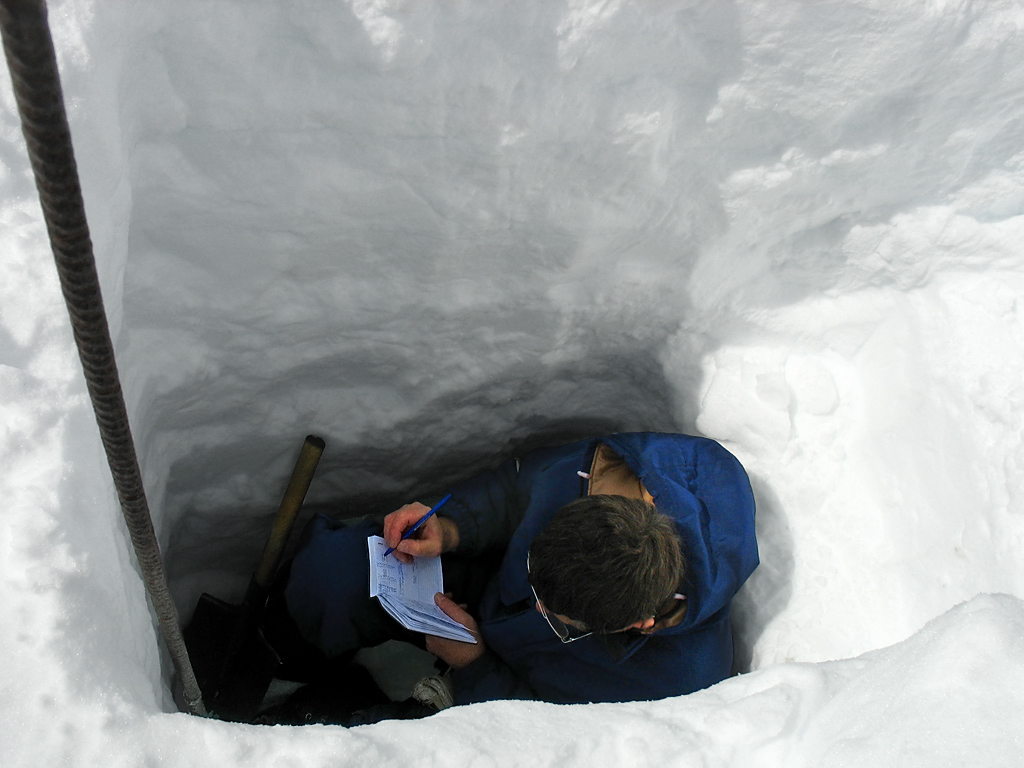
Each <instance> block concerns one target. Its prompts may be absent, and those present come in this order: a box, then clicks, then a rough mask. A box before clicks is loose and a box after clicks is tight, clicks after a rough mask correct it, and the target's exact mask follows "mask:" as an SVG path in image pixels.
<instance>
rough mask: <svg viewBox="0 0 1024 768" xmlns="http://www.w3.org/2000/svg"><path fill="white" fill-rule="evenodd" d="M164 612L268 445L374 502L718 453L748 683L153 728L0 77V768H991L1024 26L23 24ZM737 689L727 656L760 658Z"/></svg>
mask: <svg viewBox="0 0 1024 768" xmlns="http://www.w3.org/2000/svg"><path fill="white" fill-rule="evenodd" d="M50 20H51V27H52V30H53V34H54V39H55V43H56V47H57V50H58V57H59V60H60V66H61V74H62V78H63V86H64V92H65V99H66V102H67V106H68V111H69V117H70V121H71V126H72V132H73V136H74V141H75V149H76V157H77V160H78V165H79V171H80V174H81V178H82V184H83V189H84V194H85V199H86V206H87V211H88V214H89V221H90V226H91V230H92V235H93V241H94V245H95V250H96V256H97V260H98V266H99V271H100V277H101V282H102V284H103V290H104V297H105V302H106V309H107V314H108V316H109V319H110V323H111V330H112V334H113V336H114V338H115V343H116V346H117V353H118V364H119V367H120V370H121V375H122V379H123V383H124V387H125V391H126V395H127V399H128V405H129V411H130V415H131V418H132V427H133V431H134V435H135V438H136V441H137V445H138V450H139V454H140V460H141V463H142V466H143V471H144V478H145V482H146V487H147V492H148V494H149V500H150V504H151V506H152V508H153V513H154V518H155V525H156V529H157V532H158V536H159V538H160V541H161V544H162V546H163V549H164V552H165V560H166V565H167V569H168V573H169V576H170V579H171V584H172V588H173V590H174V593H175V596H176V599H177V601H178V605H179V609H180V611H181V612H182V616H183V618H185V619H187V618H188V615H189V613H190V611H191V609H192V607H193V606H194V604H195V600H196V598H197V597H198V595H199V594H200V593H201V592H203V591H208V592H212V593H214V594H217V595H218V596H220V597H223V598H225V599H228V600H232V599H237V598H238V597H239V596H240V592H241V590H242V589H243V588H244V585H245V582H246V581H247V579H248V576H249V573H250V572H251V570H252V567H253V566H254V564H255V561H256V559H257V558H258V556H259V554H260V551H261V548H262V540H263V538H264V537H265V535H266V531H267V526H268V524H269V519H270V515H271V514H272V513H273V512H274V511H275V510H276V507H277V503H278V500H279V494H280V493H281V491H282V489H283V487H284V483H285V479H286V477H287V474H288V472H289V471H290V467H291V464H292V462H293V461H294V457H295V455H296V452H297V451H298V447H299V445H300V444H301V441H302V437H303V436H304V435H305V434H307V433H315V434H319V435H321V436H323V437H324V439H325V440H326V442H327V452H326V453H325V455H324V459H323V461H322V462H321V465H320V469H319V471H318V475H317V477H316V479H315V481H314V484H313V487H312V489H311V492H310V497H309V498H310V501H311V502H312V503H314V504H327V503H330V504H336V505H340V506H341V507H343V508H345V509H348V510H352V511H361V512H379V511H383V510H387V509H389V508H393V506H394V505H397V504H399V503H402V502H405V501H409V500H412V499H415V498H417V497H420V496H423V495H425V494H429V493H437V492H440V491H443V490H444V488H445V487H446V486H447V485H448V484H450V483H451V482H452V481H454V480H456V479H458V478H461V477H465V476H467V475H469V474H471V473H473V472H474V471H476V470H478V469H480V468H483V467H486V466H490V465H492V464H494V463H495V462H496V461H498V460H500V459H502V458H504V457H506V456H509V455H512V454H513V453H515V452H517V451H519V450H522V449H523V448H525V447H529V446H530V445H534V444H537V443H540V442H546V441H547V442H552V441H558V440H562V439H570V438H575V437H581V436H586V435H596V434H601V433H604V432H608V431H612V430H640V429H642V430H678V431H685V432H694V433H699V434H703V435H707V436H709V437H712V438H715V439H718V440H720V441H722V442H723V443H724V444H725V445H726V446H727V447H728V448H729V449H730V450H732V451H733V452H734V453H735V454H736V455H737V456H738V457H739V458H740V459H741V461H742V462H743V463H744V465H745V466H746V467H747V469H748V471H749V473H750V476H751V480H752V484H753V487H754V491H755V495H756V497H757V503H758V523H757V524H758V535H759V541H760V546H761V559H762V565H761V567H760V568H759V569H758V570H757V572H756V573H755V574H754V576H753V577H752V578H751V580H750V582H749V583H748V585H747V586H746V587H745V588H744V590H743V591H742V592H741V594H740V596H739V597H738V598H737V601H736V605H735V616H736V628H737V650H738V654H739V656H740V661H741V665H742V667H743V669H744V670H745V671H746V673H745V674H742V675H739V676H737V677H734V678H731V679H729V680H727V681H725V682H723V683H721V684H719V685H717V686H715V687H713V688H711V689H709V690H706V691H702V692H699V693H696V694H693V695H691V696H686V697H682V698H678V699H672V700H666V701H660V702H650V703H637V704H629V705H621V704H620V705H586V706H553V705H547V704H542V703H522V702H518V703H513V702H492V703H488V704H484V705H476V706H472V707H466V708H456V709H452V710H448V711H446V712H444V713H442V714H440V715H438V716H435V717H433V718H429V719H428V720H424V721H419V722H392V723H384V724H380V725H375V726H367V727H362V728H356V729H352V730H345V729H342V728H337V727H322V726H310V727H304V728H290V727H257V726H242V725H235V724H229V723H222V722H217V721H213V720H205V719H200V718H195V717H191V716H188V715H185V714H181V713H178V712H176V711H175V708H174V704H173V702H172V699H171V694H170V671H169V670H170V665H169V663H168V661H167V659H166V654H165V652H164V651H163V650H162V648H161V645H160V641H159V639H158V633H157V630H156V628H155V627H154V620H153V617H152V614H151V610H150V608H149V606H148V604H147V601H146V597H145V594H144V590H143V587H142V583H141V580H140V578H139V576H138V574H137V565H136V564H135V562H134V556H133V555H132V554H131V552H130V545H129V543H128V541H127V536H126V533H125V530H124V524H123V521H122V520H121V518H120V511H119V509H118V507H117V503H116V499H115V496H114V493H113V489H112V485H111V481H110V478H109V473H108V472H107V469H106V465H105V459H104V458H103V455H102V449H101V447H100V443H99V439H98V434H97V430H96V426H95V422H94V420H93V416H92V412H91V408H90V406H89V403H88V399H87V396H86V393H85V387H84V382H83V380H82V374H81V372H80V369H79V366H78V362H77V357H76V355H75V352H74V346H73V342H72V339H71V334H70V328H69V325H68V321H67V317H66V312H65V310H64V307H63V301H62V299H61V297H60V292H59V289H58V286H57V281H56V274H55V270H54V267H53V263H52V259H51V257H50V253H49V246H48V243H47V240H46V234H45V228H44V226H43V223H42V220H41V214H40V211H39V206H38V202H37V199H36V196H35V189H34V184H33V181H32V178H31V173H30V170H29V167H28V161H27V158H26V155H25V149H24V142H23V139H22V137H21V133H20V125H19V122H18V118H17V113H16V110H15V108H14V102H13V96H12V94H11V91H10V86H9V81H8V79H7V76H6V74H4V75H2V78H3V85H2V87H0V254H2V256H0V494H2V497H3V498H4V499H5V510H4V514H3V520H2V523H0V553H2V555H0V607H2V608H3V611H4V619H3V621H2V622H0V649H2V651H3V655H4V658H5V663H4V665H3V671H2V672H0V722H2V723H3V724H4V728H3V729H2V732H0V765H3V766H39V765H43V766H51V765H70V766H93V765H102V766H122V765H123V766H140V765H147V766H179V765H180V766H196V765H218V766H236V765H237V766H246V768H251V767H254V766H272V765H273V766H278V765H294V766H318V765H379V766H390V765H403V766H409V765H417V766H420V765H422V766H439V765H481V766H482V765H530V766H545V765H552V766H574V765H588V766H618V765H641V764H642V765H661V764H671V765H687V766H689V765H693V766H717V765H730V766H743V765H751V766H755V765H756V766H786V767H787V768H789V767H791V766H802V765H871V766H879V765H891V766H914V765H939V764H943V765H963V764H979V765H988V766H997V765H1020V764H1021V763H1022V762H1024V743H1022V740H1021V737H1020V735H1019V734H1020V713H1021V712H1022V711H1024V602H1022V599H1024V567H1022V566H1021V556H1022V552H1024V491H1022V490H1021V489H1022V488H1024V383H1022V381H1021V375H1020V372H1021V370H1022V369H1024V315H1022V313H1024V310H1022V309H1021V307H1022V306H1024V305H1022V303H1021V300H1022V298H1024V246H1022V243H1024V142H1022V140H1021V137H1022V136H1024V100H1022V99H1021V98H1020V94H1021V93H1022V92H1024V3H1022V2H1019V1H1018V2H1000V3H980V2H969V1H968V0H913V1H911V0H843V1H841V2H840V1H839V0H833V1H829V0H822V1H821V2H815V3H807V2H795V1H794V2H791V1H788V0H770V1H769V0H764V1H763V2H753V1H751V0H735V1H734V2H729V1H726V0H706V1H704V2H701V1H700V0H676V1H674V2H669V1H668V0H666V1H665V2H653V1H652V2H639V1H638V2H625V0H559V1H551V0H520V1H518V2H515V3H491V2H482V1H481V2H477V1H476V0H464V1H462V2H431V1H430V0H423V1H422V2H420V1H419V0H416V1H414V0H351V2H348V3H335V2H301V3H300V2H270V1H269V0H266V1H262V0H253V1H250V2H242V1H241V0H239V1H237V2H230V1H229V0H205V1H203V2H198V0H139V1H138V2H133V3H128V2H124V3H100V2H90V1H88V0H66V1H65V2H53V3H51V4H50ZM747 670H749V671H747Z"/></svg>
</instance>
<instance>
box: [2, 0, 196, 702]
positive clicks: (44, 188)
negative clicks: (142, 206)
mask: <svg viewBox="0 0 1024 768" xmlns="http://www.w3.org/2000/svg"><path fill="white" fill-rule="evenodd" d="M0 32H2V35H3V44H4V52H5V53H6V55H7V66H8V68H9V69H10V71H11V82H12V84H13V86H14V95H15V98H16V99H17V102H18V111H19V112H20V114H21V123H22V131H23V132H24V134H25V142H26V144H27V145H28V154H29V159H30V160H31V162H32V171H33V173H34V174H35V178H36V186H37V188H38V189H39V201H40V203H41V204H42V208H43V216H44V218H45V220H46V228H47V231H48V232H49V235H50V245H51V247H52V248H53V257H54V260H55V261H56V263H57V273H58V275H59V277H60V285H61V290H62V291H63V293H64V300H65V301H66V302H67V306H68V313H69V315H70V316H71V327H72V329H73V331H74V335H75V343H76V344H77V345H78V354H79V357H80V358H81V360H82V368H83V370H84V372H85V381H86V384H87V385H88V388H89V395H90V397H91V399H92V405H93V410H94V411H95V412H96V422H97V424H98V425H99V429H100V436H101V438H102V440H103V447H104V449H105V450H106V453H107V462H108V463H109V464H110V471H111V473H112V474H113V477H114V485H115V487H116V488H117V495H118V498H119V499H120V502H121V511H122V512H123V513H124V519H125V523H126V524H127V526H128V532H129V535H130V536H131V540H132V545H133V546H134V548H135V554H136V556H137V557H138V560H139V567H140V568H141V570H142V577H143V580H144V581H145V584H146V589H147V591H148V592H149V597H150V600H152V602H153V607H154V608H155V610H156V614H157V618H158V619H159V621H160V627H161V629H162V631H163V636H164V641H165V642H166V644H167V649H168V651H169V652H170V654H171V659H172V660H173V662H174V666H175V669H176V670H177V672H178V676H179V679H180V680H181V681H182V685H183V689H184V697H185V702H186V705H187V706H188V707H189V709H190V710H191V711H192V712H193V713H194V714H199V715H205V714H206V712H205V708H204V706H203V700H202V693H201V692H200V690H199V685H198V683H197V682H196V677H195V674H194V672H193V671H192V665H191V663H190V662H189V658H188V651H187V650H186V648H185V641H184V639H183V637H182V634H181V627H180V625H179V622H178V612H177V610H176V609H175V606H174V602H173V601H172V600H171V595H170V592H169V590H168V588H167V579H166V575H165V574H164V568H163V562H162V559H161V557H160V548H159V545H158V544H157V540H156V533H155V532H154V530H153V521H152V519H151V517H150V513H149V504H148V503H147V501H146V493H145V490H144V489H143V487H142V476H141V473H140V471H139V462H138V459H137V457H136V455H135V445H134V442H133V440H132V434H131V428H130V427H129V424H128V412H127V410H126V408H125V403H124V395H123V394H122V391H121V382H120V379H119V377H118V373H117V365H116V363H115V361H114V347H113V344H112V343H111V340H110V330H109V328H108V326H107V318H106V314H105V312H104V309H103V297H102V295H101V294H100V284H99V278H98V276H97V273H96V260H95V258H94V256H93V250H92V240H91V239H90V237H89V226H88V223H87V222H86V219H85V205H84V203H83V200H82V190H81V187H80V186H79V182H78V167H77V165H76V164H75V156H74V151H73V149H72V146H71V131H70V129H69V128H68V121H67V115H66V114H65V112H64V99H63V94H62V92H61V87H60V78H59V76H58V73H57V58H56V54H55V52H54V48H53V40H52V39H51V37H50V28H49V25H48V23H47V16H46V6H45V4H44V3H43V0H0Z"/></svg>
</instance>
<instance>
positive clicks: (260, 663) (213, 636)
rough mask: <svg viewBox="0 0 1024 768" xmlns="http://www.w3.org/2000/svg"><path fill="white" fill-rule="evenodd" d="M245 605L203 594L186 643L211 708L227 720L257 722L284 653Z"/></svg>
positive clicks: (188, 627)
mask: <svg viewBox="0 0 1024 768" xmlns="http://www.w3.org/2000/svg"><path fill="white" fill-rule="evenodd" d="M247 613H248V611H247V610H246V608H245V606H235V605H231V604H229V603H226V602H224V601H223V600H220V599H219V598H216V597H213V596H212V595H208V594H205V593H204V594H203V595H201V596H200V598H199V602H198V603H196V610H195V613H194V614H193V616H192V621H190V622H189V625H188V626H187V627H186V628H185V633H184V634H185V645H186V646H187V647H188V654H189V658H190V659H191V661H192V667H193V669H194V670H195V674H196V680H197V681H198V683H199V689H200V690H201V691H202V692H203V702H204V703H205V704H206V708H207V709H208V710H209V711H210V712H212V713H214V714H215V715H216V716H217V717H219V718H221V719H222V720H231V721H234V722H251V721H252V720H253V719H254V718H255V717H256V715H257V714H258V713H259V708H260V704H261V703H262V702H263V697H264V696H265V695H266V693H267V688H269V687H270V682H271V680H273V679H274V673H275V672H276V671H277V669H278V667H279V666H280V665H281V659H280V657H279V656H278V655H277V652H276V651H274V649H273V648H272V647H271V645H270V643H268V642H267V639H266V638H265V637H264V636H263V631H262V630H261V629H259V628H258V627H249V626H248V624H249V623H250V621H249V617H248V616H247Z"/></svg>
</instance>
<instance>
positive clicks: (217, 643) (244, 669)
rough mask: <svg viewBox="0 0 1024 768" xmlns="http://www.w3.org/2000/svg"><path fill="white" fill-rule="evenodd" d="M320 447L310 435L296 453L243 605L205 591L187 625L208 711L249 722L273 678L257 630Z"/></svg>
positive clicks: (275, 663) (274, 664) (268, 649)
mask: <svg viewBox="0 0 1024 768" xmlns="http://www.w3.org/2000/svg"><path fill="white" fill-rule="evenodd" d="M323 451H324V441H323V440H321V439H320V438H319V437H314V436H313V435H309V436H308V437H306V442H305V443H304V444H303V446H302V451H301V452H300V453H299V458H298V461H296V462H295V469H294V470H293V471H292V477H291V480H289V481H288V488H287V490H285V492H284V499H282V501H281V507H280V509H278V512H277V517H276V518H274V527H273V530H272V531H271V532H270V538H269V539H268V540H267V546H266V548H265V549H264V550H263V558H262V559H261V560H260V564H259V566H258V567H257V568H256V571H255V573H254V574H253V576H252V579H251V580H250V581H249V588H248V589H247V590H246V593H245V598H244V599H243V600H242V603H241V605H231V604H229V603H226V602H224V601H223V600H220V599H218V598H216V597H213V596H212V595H209V594H206V593H203V594H202V595H201V596H200V598H199V602H198V603H196V610H195V613H194V614H193V615H192V621H190V622H189V625H188V626H187V627H186V628H185V632H184V635H185V645H186V646H187V647H188V653H189V658H190V659H191V661H192V666H193V669H195V673H196V680H197V681H198V682H199V688H200V690H201V691H202V692H203V702H204V703H205V704H206V708H207V710H208V711H209V712H211V713H213V714H214V715H215V716H216V717H219V718H220V719H222V720H232V721H235V722H251V721H252V720H253V719H254V718H255V717H256V715H257V714H258V712H259V707H260V704H261V703H262V701H263V697H264V696H265V695H266V693H267V688H269V687H270V681H271V680H273V679H274V673H275V672H276V671H277V668H278V667H279V666H280V664H281V659H280V657H279V656H278V655H277V653H276V652H275V651H274V649H273V647H272V646H271V645H270V643H268V642H267V639H266V638H265V637H264V636H263V630H262V629H260V619H261V618H262V616H263V610H264V608H265V607H266V603H267V595H268V593H269V590H270V585H271V584H273V581H274V575H275V574H276V573H277V566H278V565H279V563H280V561H281V555H282V554H283V552H284V547H285V544H286V543H287V542H288V536H289V535H290V534H291V531H292V527H293V526H294V525H295V518H296V517H297V516H298V514H299V510H300V509H301V508H302V501H303V499H305V497H306V491H307V490H309V484H310V482H311V481H312V479H313V473H314V472H315V471H316V465H317V463H318V462H319V461H320V455H321V454H322V453H323Z"/></svg>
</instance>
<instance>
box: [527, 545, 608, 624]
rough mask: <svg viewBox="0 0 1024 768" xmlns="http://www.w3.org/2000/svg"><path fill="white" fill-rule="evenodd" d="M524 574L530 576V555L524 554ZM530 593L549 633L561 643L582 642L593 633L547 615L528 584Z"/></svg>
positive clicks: (542, 604) (531, 586) (531, 585)
mask: <svg viewBox="0 0 1024 768" xmlns="http://www.w3.org/2000/svg"><path fill="white" fill-rule="evenodd" d="M526 574H527V576H529V574H530V553H529V552H527V553H526ZM530 591H531V592H532V593H533V599H534V601H535V602H536V604H537V608H538V609H539V610H540V615H541V616H543V617H544V621H546V622H547V623H548V626H549V627H551V631H552V632H554V633H555V634H556V635H557V636H558V639H559V640H561V641H562V642H563V643H574V642H576V641H577V640H582V639H583V638H584V637H590V636H591V635H592V634H594V633H593V631H592V630H589V629H587V627H586V625H584V624H582V623H579V622H575V621H572V620H571V619H570V620H569V621H568V622H566V621H563V620H562V619H560V618H559V617H558V616H556V615H555V614H553V613H548V609H547V608H545V607H544V603H543V602H542V601H541V599H540V598H539V597H537V590H536V589H534V588H533V584H530Z"/></svg>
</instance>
